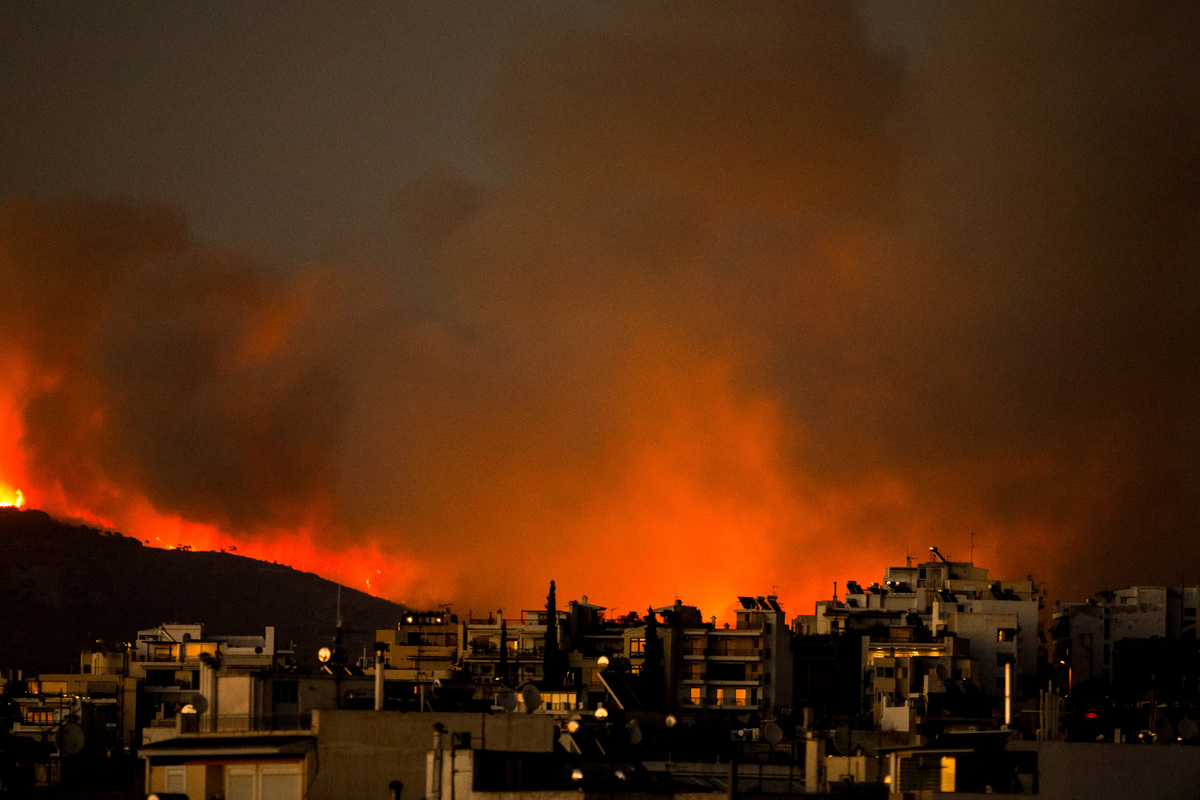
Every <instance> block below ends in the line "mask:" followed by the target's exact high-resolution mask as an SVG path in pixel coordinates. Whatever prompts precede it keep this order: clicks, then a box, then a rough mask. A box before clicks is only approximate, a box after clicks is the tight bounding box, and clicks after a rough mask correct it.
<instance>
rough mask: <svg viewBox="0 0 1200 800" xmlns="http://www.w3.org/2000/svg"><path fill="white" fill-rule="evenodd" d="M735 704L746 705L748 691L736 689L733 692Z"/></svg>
mask: <svg viewBox="0 0 1200 800" xmlns="http://www.w3.org/2000/svg"><path fill="white" fill-rule="evenodd" d="M733 704H734V705H735V706H744V705H746V690H745V689H734V690H733Z"/></svg>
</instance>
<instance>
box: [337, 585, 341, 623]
mask: <svg viewBox="0 0 1200 800" xmlns="http://www.w3.org/2000/svg"><path fill="white" fill-rule="evenodd" d="M337 587H338V591H337V628H338V630H341V629H342V585H341V584H340V583H339V584H338V585H337Z"/></svg>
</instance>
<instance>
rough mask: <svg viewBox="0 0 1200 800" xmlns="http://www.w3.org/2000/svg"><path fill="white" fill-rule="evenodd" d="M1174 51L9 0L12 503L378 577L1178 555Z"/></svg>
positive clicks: (1191, 461) (1183, 502) (1165, 579)
mask: <svg viewBox="0 0 1200 800" xmlns="http://www.w3.org/2000/svg"><path fill="white" fill-rule="evenodd" d="M1198 38H1200V9H1198V8H1197V7H1194V6H1191V5H1186V4H1170V3H1163V4H1156V3H1142V4H1137V5H1136V6H1135V5H1132V4H1115V3H1114V4H1103V5H1098V4H1091V3H1055V4H1052V5H1050V6H1046V5H1045V4H1040V3H1004V4H995V3H982V2H954V3H935V2H920V3H913V4H911V5H905V6H897V5H896V4H888V3H882V2H870V3H862V4H858V5H855V4H850V3H840V4H832V3H828V4H827V3H791V2H780V3H761V4H753V5H748V4H735V5H730V4H723V3H712V4H704V3H701V4H697V3H652V4H647V3H628V4H625V3H619V2H618V3H595V4H593V3H570V4H557V3H544V4H543V3H532V2H530V3H515V4H505V5H494V6H478V5H476V4H470V3H462V4H455V3H446V4H441V3H439V4H423V3H395V4H388V5H384V6H366V7H363V8H359V9H348V8H345V7H340V6H335V5H333V4H331V5H329V6H328V7H319V6H318V7H306V8H303V9H293V8H290V7H284V6H272V5H271V4H266V5H261V6H260V5H255V6H253V7H242V6H240V5H233V4H205V5H199V6H142V5H138V4H127V5H126V4H105V5H93V4H86V3H56V4H45V3H7V4H5V5H4V6H3V7H2V8H0V67H2V68H0V135H2V136H3V138H4V140H5V141H6V143H7V146H6V148H5V154H4V155H3V156H0V304H2V312H0V491H4V492H7V493H8V494H9V495H10V496H15V492H16V491H17V490H20V491H21V492H22V494H23V498H24V502H25V503H26V504H27V505H30V506H34V507H39V508H43V509H45V510H47V511H48V512H51V513H54V514H59V515H62V516H65V517H78V518H82V519H84V520H88V521H92V522H99V523H101V524H106V525H110V526H113V527H115V528H117V529H120V530H123V531H125V532H126V533H129V534H130V535H134V536H137V537H139V538H142V539H146V540H149V541H151V542H152V543H159V544H163V545H164V546H173V545H177V544H187V545H191V546H195V547H197V548H213V549H216V548H218V547H231V546H234V547H237V548H238V551H239V552H245V553H247V554H253V555H256V556H258V557H266V558H269V559H271V560H279V561H280V562H283V563H289V564H292V565H293V566H297V567H299V568H303V569H307V570H311V571H315V572H318V573H319V574H321V575H323V576H325V577H328V578H331V579H334V580H342V581H344V582H346V583H348V584H351V585H354V586H355V588H364V584H366V587H365V588H369V589H370V590H371V591H372V592H374V593H376V594H379V595H381V596H385V597H387V598H388V599H392V600H396V601H399V602H405V603H408V604H410V605H414V606H424V605H431V604H436V603H447V602H453V603H455V607H456V609H457V608H460V607H461V608H463V609H465V608H467V607H472V608H474V609H477V610H479V609H489V608H491V609H496V608H500V607H505V606H506V607H508V608H517V607H537V606H539V605H540V604H541V602H542V598H543V597H544V596H545V593H546V587H547V585H548V583H549V581H550V580H551V579H555V580H556V581H557V583H558V587H559V588H558V591H559V596H560V597H563V598H567V597H577V596H579V595H582V594H589V595H590V601H591V602H594V603H598V604H601V605H607V606H609V607H610V608H616V609H618V613H621V612H623V611H626V610H634V609H636V608H640V609H642V610H644V606H645V604H647V603H653V604H656V605H661V604H666V603H669V602H671V600H672V598H674V597H680V598H682V599H683V600H684V601H685V602H687V603H691V604H695V605H698V606H700V608H701V609H702V610H703V611H704V613H705V614H706V615H708V614H716V615H718V616H720V615H723V614H725V613H726V610H727V607H728V606H729V604H730V603H731V602H732V601H733V600H734V598H735V596H736V595H737V594H767V593H770V592H774V593H777V594H778V595H779V596H780V598H781V599H782V600H784V601H785V602H786V603H789V604H790V605H788V606H787V608H788V610H789V611H790V612H793V613H800V612H802V611H805V610H808V609H809V608H810V606H811V603H812V601H813V600H815V599H817V598H818V597H825V596H828V595H830V594H831V593H832V590H833V587H832V583H833V582H834V581H839V582H844V581H845V580H847V579H855V580H860V581H873V580H879V579H880V578H881V577H882V571H883V568H884V567H885V566H886V565H888V564H903V563H904V558H905V557H906V555H911V556H913V557H915V558H917V559H919V560H922V561H923V560H927V559H928V558H929V547H930V546H931V545H936V546H938V547H939V548H940V550H941V552H943V553H944V554H946V556H947V557H948V558H950V559H952V560H959V561H965V560H968V558H970V557H972V556H973V558H974V561H975V563H977V564H978V565H979V566H982V567H986V568H988V569H990V570H992V573H993V574H994V575H997V576H1014V577H1024V576H1025V575H1026V574H1032V575H1033V577H1034V579H1035V580H1037V581H1045V582H1046V583H1047V584H1048V587H1049V589H1050V591H1051V593H1052V594H1053V595H1055V596H1058V597H1086V596H1088V595H1090V594H1091V593H1092V592H1095V591H1097V590H1099V589H1102V588H1105V587H1110V586H1123V585H1131V584H1137V583H1139V582H1141V583H1151V584H1175V583H1176V582H1183V581H1186V582H1190V583H1195V582H1196V581H1197V580H1200V574H1198V573H1197V572H1196V571H1195V570H1194V569H1193V568H1192V565H1194V564H1196V563H1197V557H1198V556H1200V539H1197V538H1196V537H1195V536H1194V531H1195V530H1196V529H1197V527H1198V526H1200V458H1198V456H1200V386H1198V379H1200V352H1198V351H1200V269H1198V263H1200V262H1198V258H1200V225H1198V224H1197V223H1198V221H1200V56H1198V55H1197V52H1196V48H1195V42H1196V41H1197V39H1198ZM156 539H157V540H158V541H157V542H155V540H156Z"/></svg>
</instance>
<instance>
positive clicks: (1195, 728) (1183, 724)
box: [1179, 717, 1200, 741]
mask: <svg viewBox="0 0 1200 800" xmlns="http://www.w3.org/2000/svg"><path fill="white" fill-rule="evenodd" d="M1179 735H1180V736H1182V737H1183V738H1184V739H1188V740H1189V741H1190V740H1192V739H1195V738H1196V737H1197V736H1200V725H1197V724H1196V720H1194V719H1191V718H1190V717H1184V718H1183V719H1181V720H1179Z"/></svg>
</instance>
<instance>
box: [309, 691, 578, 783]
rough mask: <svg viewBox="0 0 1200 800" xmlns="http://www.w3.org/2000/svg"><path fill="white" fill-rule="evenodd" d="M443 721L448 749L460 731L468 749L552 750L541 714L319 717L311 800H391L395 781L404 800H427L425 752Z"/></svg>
mask: <svg viewBox="0 0 1200 800" xmlns="http://www.w3.org/2000/svg"><path fill="white" fill-rule="evenodd" d="M438 723H440V724H441V725H442V726H443V727H444V728H445V733H444V734H443V736H442V748H443V749H444V750H447V751H449V750H451V749H452V748H453V747H454V742H455V736H454V734H463V733H465V734H469V736H470V744H469V749H488V750H505V751H512V752H528V753H548V752H551V751H552V749H553V746H554V722H553V720H552V719H551V718H550V717H548V716H545V715H541V714H469V713H437V712H426V713H415V712H414V713H402V712H389V711H382V712H377V711H318V712H316V713H314V715H313V728H314V730H315V731H316V733H317V755H316V760H317V763H319V764H320V770H319V771H318V772H317V774H316V776H315V778H314V780H313V782H312V785H311V787H310V788H309V792H308V798H309V800H341V799H342V798H348V797H353V798H356V800H391V792H390V791H389V790H388V785H389V784H390V783H391V782H392V781H394V780H399V781H400V782H402V783H403V784H404V791H403V795H402V797H405V798H410V799H411V798H414V797H423V796H424V794H423V792H424V787H425V780H426V754H427V753H428V752H429V751H430V750H432V749H433V742H434V730H433V726H434V725H435V724H438ZM463 749H466V748H463ZM447 796H448V795H447Z"/></svg>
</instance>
